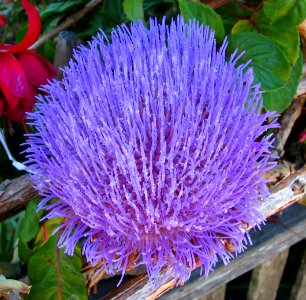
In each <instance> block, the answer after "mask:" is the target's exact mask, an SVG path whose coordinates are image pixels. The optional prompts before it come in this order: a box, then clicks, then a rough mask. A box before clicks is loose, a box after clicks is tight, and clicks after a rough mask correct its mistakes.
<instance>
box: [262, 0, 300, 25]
mask: <svg viewBox="0 0 306 300" xmlns="http://www.w3.org/2000/svg"><path fill="white" fill-rule="evenodd" d="M294 2H295V1H292V0H268V1H265V2H264V3H263V11H264V13H265V15H266V16H267V18H268V19H269V20H270V21H271V22H275V21H277V20H279V19H281V18H283V17H284V16H286V15H287V14H288V12H289V11H290V9H291V8H292V6H293V5H294Z"/></svg>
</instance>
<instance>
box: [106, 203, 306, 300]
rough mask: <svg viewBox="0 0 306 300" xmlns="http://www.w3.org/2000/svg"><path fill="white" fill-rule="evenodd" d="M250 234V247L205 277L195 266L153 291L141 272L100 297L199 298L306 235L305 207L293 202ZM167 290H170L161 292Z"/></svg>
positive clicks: (129, 299) (137, 299) (135, 299)
mask: <svg viewBox="0 0 306 300" xmlns="http://www.w3.org/2000/svg"><path fill="white" fill-rule="evenodd" d="M250 235H251V237H252V241H253V246H250V247H249V248H248V250H247V251H246V252H244V253H242V254H239V255H238V257H237V258H235V259H234V260H233V261H232V262H231V263H230V264H229V265H228V266H224V265H223V264H219V265H218V266H217V268H216V270H215V271H214V272H212V273H211V274H210V275H209V276H208V278H204V277H201V276H200V275H199V269H197V270H194V271H193V273H192V275H191V278H190V280H189V281H188V282H186V284H185V285H184V286H181V287H177V288H174V289H173V282H171V281H168V282H166V283H165V284H164V285H162V286H161V287H160V288H158V289H156V290H155V291H154V292H153V291H152V289H151V285H150V283H149V281H148V276H147V275H146V274H144V275H140V276H138V277H136V278H135V279H134V280H133V281H131V282H127V283H126V284H125V285H124V286H122V287H119V288H118V289H116V290H115V291H113V292H112V293H111V294H109V295H107V296H106V297H105V298H103V299H113V300H119V299H120V300H123V299H124V300H144V299H146V300H148V299H150V300H152V299H156V298H158V297H160V299H161V300H185V299H198V298H199V297H202V296H203V295H205V294H208V293H210V292H211V291H212V290H214V289H216V288H217V287H219V286H222V285H224V284H226V283H228V282H229V281H231V280H233V279H235V278H237V277H238V276H240V275H242V274H244V273H245V272H248V271H250V270H251V269H253V268H254V267H256V266H258V265H259V264H262V263H264V262H265V261H266V260H267V259H269V258H270V257H271V256H273V255H276V254H277V253H279V252H282V251H284V250H286V249H288V248H289V247H290V246H291V245H293V244H295V243H297V242H298V241H300V240H302V239H304V238H306V208H304V207H302V206H300V205H298V204H294V205H292V206H291V207H289V208H288V209H287V210H286V211H285V212H284V213H283V214H282V215H281V216H280V222H278V223H273V224H267V225H266V226H265V227H263V228H262V230H261V231H259V230H257V231H255V230H251V232H250ZM167 291H169V292H168V293H166V294H165V295H163V294H164V293H165V292H167ZM162 295H163V296H162Z"/></svg>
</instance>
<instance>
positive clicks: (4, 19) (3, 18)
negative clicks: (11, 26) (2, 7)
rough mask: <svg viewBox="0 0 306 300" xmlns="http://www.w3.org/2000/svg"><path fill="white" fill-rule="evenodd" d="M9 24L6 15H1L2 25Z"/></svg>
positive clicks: (0, 21)
mask: <svg viewBox="0 0 306 300" xmlns="http://www.w3.org/2000/svg"><path fill="white" fill-rule="evenodd" d="M6 25H7V21H6V18H5V16H3V15H0V26H6Z"/></svg>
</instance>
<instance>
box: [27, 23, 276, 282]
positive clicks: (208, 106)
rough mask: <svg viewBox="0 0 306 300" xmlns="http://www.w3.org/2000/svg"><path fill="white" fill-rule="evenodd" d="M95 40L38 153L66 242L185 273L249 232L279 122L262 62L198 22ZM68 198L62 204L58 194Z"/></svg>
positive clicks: (34, 157) (38, 168)
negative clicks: (250, 63)
mask: <svg viewBox="0 0 306 300" xmlns="http://www.w3.org/2000/svg"><path fill="white" fill-rule="evenodd" d="M111 40H112V41H111V42H108V41H107V39H106V38H105V37H104V35H103V33H101V35H100V36H99V37H97V38H95V39H94V40H93V41H92V42H91V43H90V47H89V48H87V47H83V48H81V49H80V50H79V51H78V52H77V53H76V54H75V56H74V60H73V61H71V62H70V64H69V67H68V68H66V69H65V74H64V79H63V80H62V81H61V82H59V81H55V82H52V83H50V84H49V85H48V86H46V87H45V89H46V91H47V96H41V97H40V98H39V100H40V101H39V103H38V104H37V111H35V112H34V113H32V114H31V115H30V118H31V119H32V121H31V123H32V125H34V126H35V128H36V129H37V133H35V134H31V135H30V139H29V142H28V144H29V150H28V151H29V154H28V163H29V164H31V169H32V171H34V172H35V175H33V176H32V179H33V181H34V183H35V184H36V188H37V189H38V190H39V191H40V193H41V195H42V196H43V197H44V198H45V199H44V200H43V201H42V202H41V203H40V206H39V208H40V209H45V210H46V211H47V212H48V214H47V216H46V218H54V217H57V216H62V217H64V223H63V225H62V226H61V228H60V229H61V230H62V233H61V239H60V241H59V246H61V247H66V253H68V254H70V255H71V254H72V253H73V251H74V247H75V245H76V243H77V242H78V241H79V240H80V239H82V238H83V239H85V242H84V245H83V254H84V255H85V256H86V258H87V260H88V261H89V262H91V263H92V264H96V263H97V262H98V261H99V260H102V261H103V262H104V264H103V268H105V270H106V271H107V272H108V273H114V272H117V271H121V272H123V273H124V272H125V271H126V269H127V268H130V267H131V266H132V267H133V266H135V265H140V264H145V265H146V267H147V271H148V274H149V277H150V280H151V282H152V283H153V284H156V282H157V281H158V276H159V273H160V272H161V270H162V269H163V268H164V269H165V272H166V273H167V275H168V276H173V277H174V278H175V280H176V282H177V283H179V282H182V281H185V280H187V279H188V278H189V276H190V273H191V270H192V269H193V268H195V267H196V265H197V263H198V264H200V265H201V266H202V270H203V271H204V272H205V274H206V275H207V274H208V273H209V272H210V271H211V270H212V268H213V266H214V265H215V264H216V262H217V260H218V258H221V259H222V260H223V262H224V263H228V262H229V260H230V258H231V257H232V255H231V254H230V253H229V252H228V251H227V250H226V247H225V246H224V243H225V242H226V241H231V242H232V243H233V245H234V247H235V249H236V252H237V253H239V252H241V251H243V250H244V249H245V247H246V244H247V243H248V240H249V237H248V235H247V234H246V226H247V225H248V224H249V225H251V226H256V225H259V224H260V223H261V222H262V221H263V216H262V215H260V213H259V212H258V210H257V209H258V207H259V205H260V201H259V199H260V198H261V197H265V196H266V195H268V189H267V187H266V184H265V182H264V180H263V179H262V178H261V176H260V174H262V173H263V172H265V171H267V170H268V169H270V168H271V167H273V166H274V165H275V163H274V162H273V161H271V158H273V157H272V155H271V153H270V149H271V147H272V136H271V135H270V136H264V135H263V134H264V133H265V132H266V131H267V130H268V129H270V128H273V127H276V126H277V125H276V124H275V122H272V123H270V124H269V123H267V118H268V117H273V116H275V115H274V114H273V113H270V112H268V113H266V114H261V109H262V98H261V92H260V86H259V85H256V84H254V83H253V71H252V69H251V68H248V67H247V66H246V65H240V66H237V60H238V59H239V57H237V55H236V54H233V55H231V56H230V58H229V59H226V55H225V50H226V46H227V43H226V41H225V42H224V43H223V45H222V46H221V48H220V49H217V47H216V41H215V39H214V34H213V32H211V31H210V30H209V28H208V27H204V26H200V25H199V24H198V23H197V22H195V21H194V22H191V23H189V24H188V25H186V24H184V22H183V20H182V19H180V18H178V19H177V20H176V21H175V22H174V21H173V22H172V23H171V25H170V26H167V25H165V23H163V24H161V25H160V24H157V23H156V21H153V20H151V22H150V29H147V28H146V27H145V26H144V25H142V24H139V25H131V28H130V29H128V28H127V27H125V26H121V27H118V28H117V30H116V31H113V33H112V38H111ZM54 198H58V200H57V201H55V202H54V201H51V200H52V199H54Z"/></svg>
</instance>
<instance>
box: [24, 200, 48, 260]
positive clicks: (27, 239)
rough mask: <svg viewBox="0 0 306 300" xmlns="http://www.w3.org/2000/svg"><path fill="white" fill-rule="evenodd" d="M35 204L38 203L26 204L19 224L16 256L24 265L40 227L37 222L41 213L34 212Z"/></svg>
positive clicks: (29, 255) (31, 252)
mask: <svg viewBox="0 0 306 300" xmlns="http://www.w3.org/2000/svg"><path fill="white" fill-rule="evenodd" d="M37 203H38V201H31V202H29V203H28V205H27V209H26V212H25V215H24V217H23V218H22V220H21V224H20V232H19V242H18V254H19V258H20V259H21V260H22V261H23V262H25V263H27V262H28V261H29V259H30V257H31V255H32V254H33V245H31V242H32V241H33V240H34V238H35V237H36V235H37V233H38V231H39V228H40V227H41V225H40V223H39V220H40V218H41V216H42V211H40V212H36V210H37Z"/></svg>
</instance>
